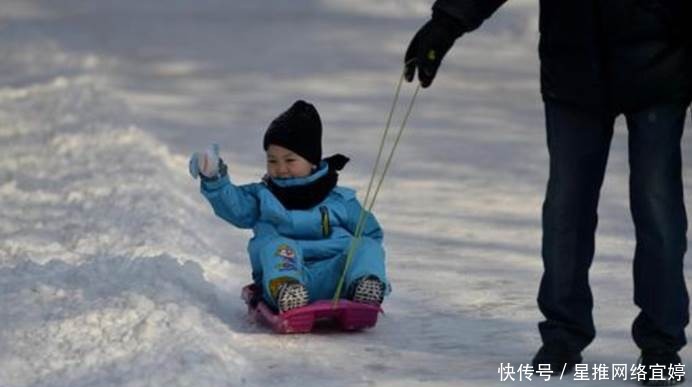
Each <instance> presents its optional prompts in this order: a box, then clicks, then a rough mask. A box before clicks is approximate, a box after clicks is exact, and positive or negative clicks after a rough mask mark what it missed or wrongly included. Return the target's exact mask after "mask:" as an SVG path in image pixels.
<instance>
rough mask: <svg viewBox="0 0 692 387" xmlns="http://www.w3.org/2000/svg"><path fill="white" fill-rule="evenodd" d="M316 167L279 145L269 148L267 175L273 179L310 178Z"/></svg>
mask: <svg viewBox="0 0 692 387" xmlns="http://www.w3.org/2000/svg"><path fill="white" fill-rule="evenodd" d="M314 167H315V166H314V165H313V164H311V163H310V162H309V161H307V160H305V159H304V158H302V157H300V156H299V155H297V154H296V153H294V152H292V151H290V150H288V149H286V148H284V147H282V146H279V145H274V144H272V145H269V147H268V148H267V174H269V176H271V177H273V178H280V179H285V178H289V177H306V176H310V174H311V173H312V171H313V169H314Z"/></svg>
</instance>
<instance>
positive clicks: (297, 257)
mask: <svg viewBox="0 0 692 387" xmlns="http://www.w3.org/2000/svg"><path fill="white" fill-rule="evenodd" d="M321 137H322V123H321V122H320V117H319V114H318V113H317V110H315V107H314V106H313V105H311V104H309V103H306V102H304V101H297V102H295V103H294V104H293V105H292V106H291V107H290V108H289V109H288V110H287V111H285V112H284V113H282V114H281V115H280V116H279V117H277V118H276V119H274V121H272V123H271V124H270V125H269V128H268V129H267V131H266V133H265V134H264V150H265V152H266V156H267V173H266V175H265V176H264V178H263V179H262V181H261V182H259V183H251V184H245V185H235V184H233V183H232V182H231V181H230V179H229V177H228V175H227V168H226V165H225V164H224V162H223V161H222V160H221V159H220V158H219V156H218V147H216V148H212V149H209V150H207V151H206V152H204V153H195V154H193V156H192V158H191V159H190V174H191V175H192V176H193V177H195V178H196V177H197V176H199V177H200V178H201V192H202V194H203V195H204V197H206V198H207V200H209V203H210V204H211V206H212V208H213V209H214V213H215V214H216V215H217V216H219V217H220V218H222V219H224V220H226V221H227V222H229V223H231V224H232V225H234V226H236V227H239V228H251V229H252V230H253V232H254V236H253V238H252V239H251V240H250V242H249V244H248V252H249V253H250V262H251V264H252V278H253V280H254V282H255V284H256V285H257V286H258V287H259V288H260V289H262V295H263V297H264V300H265V301H266V302H267V303H268V304H269V305H271V306H273V307H275V308H277V309H278V310H279V311H280V312H285V311H288V310H290V309H294V308H299V307H303V306H306V305H307V304H308V303H310V302H312V301H315V300H320V299H331V298H332V297H333V296H334V293H335V291H336V287H337V283H338V282H339V279H340V277H341V275H342V272H343V269H344V266H345V263H346V257H347V255H348V252H349V248H350V246H351V240H352V238H353V236H354V234H355V231H356V226H357V223H358V220H359V217H360V214H361V205H360V203H359V202H358V199H357V198H356V194H355V191H354V190H352V189H349V188H345V187H341V186H338V185H337V180H338V177H339V176H338V171H340V170H341V169H342V168H343V167H344V165H345V164H346V163H347V162H348V160H349V159H348V158H347V157H345V156H343V155H340V154H336V155H334V156H331V157H328V158H325V159H322V144H321V141H322V138H321ZM382 236H383V235H382V230H381V229H380V226H379V224H378V222H377V220H376V219H375V217H374V216H373V215H372V214H371V213H367V214H366V220H365V224H364V227H363V232H362V237H361V240H360V241H359V243H357V244H356V246H357V247H356V249H355V251H354V252H353V254H352V260H351V263H350V265H349V267H348V268H347V270H346V273H345V280H344V286H345V287H344V289H345V292H344V294H342V297H344V296H345V297H347V298H349V299H351V300H353V301H355V302H362V303H368V304H374V305H379V304H380V303H381V302H382V300H383V298H384V295H385V293H386V292H387V291H388V289H389V285H388V283H387V278H386V275H385V265H384V259H385V253H384V250H383V248H382Z"/></svg>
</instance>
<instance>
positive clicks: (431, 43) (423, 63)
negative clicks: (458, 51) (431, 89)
mask: <svg viewBox="0 0 692 387" xmlns="http://www.w3.org/2000/svg"><path fill="white" fill-rule="evenodd" d="M466 31H467V30H466V28H465V27H464V26H463V25H462V23H461V21H459V20H458V19H455V18H453V17H452V16H449V15H447V14H446V13H444V12H441V11H437V10H434V11H433V15H432V19H430V21H428V22H427V23H425V24H424V25H423V27H421V28H420V30H418V32H416V35H414V36H413V40H411V43H410V44H409V46H408V49H407V50H406V56H405V57H404V63H405V66H406V70H405V72H404V77H405V78H406V80H407V81H409V82H411V81H412V80H413V76H414V75H415V72H416V67H417V68H418V79H419V80H420V84H421V86H423V87H428V86H430V84H431V83H432V81H433V79H434V78H435V74H437V69H438V68H439V67H440V63H441V62H442V58H444V56H445V54H447V51H449V49H450V48H451V47H452V45H453V44H454V41H455V40H456V39H457V38H459V37H460V36H461V35H463V34H464V32H466Z"/></svg>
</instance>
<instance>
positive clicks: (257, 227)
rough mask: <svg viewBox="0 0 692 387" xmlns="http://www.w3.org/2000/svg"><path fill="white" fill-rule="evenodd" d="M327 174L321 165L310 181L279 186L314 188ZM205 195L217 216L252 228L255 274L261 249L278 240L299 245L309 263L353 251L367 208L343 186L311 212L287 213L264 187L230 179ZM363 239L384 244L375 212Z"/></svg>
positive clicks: (207, 187)
mask: <svg viewBox="0 0 692 387" xmlns="http://www.w3.org/2000/svg"><path fill="white" fill-rule="evenodd" d="M327 171H328V166H327V164H326V163H325V162H322V164H321V166H320V169H319V170H317V171H316V172H314V173H312V174H311V175H310V176H307V177H303V178H290V179H274V182H275V183H276V184H278V185H280V186H284V187H285V186H295V185H303V184H309V183H311V182H313V181H315V180H316V179H318V178H320V177H322V176H324V175H325V174H326V173H327ZM201 191H202V194H203V195H204V196H205V197H206V198H207V200H209V203H210V204H211V206H212V207H213V209H214V213H215V214H216V215H217V216H219V217H220V218H222V219H224V220H226V221H228V222H229V223H231V224H233V225H234V226H236V227H239V228H252V229H253V232H254V237H253V238H252V239H251V240H250V242H249V244H248V251H249V253H250V258H251V260H252V264H253V271H254V270H256V269H257V268H258V264H257V261H258V260H259V257H258V256H259V251H260V249H261V248H262V246H264V244H265V243H267V242H268V241H270V240H272V239H274V238H277V237H285V238H290V239H293V240H295V241H296V243H297V245H298V246H299V247H300V249H301V250H302V254H303V257H304V259H305V261H306V262H309V261H311V260H322V259H327V258H332V257H336V256H339V255H340V254H342V253H344V252H345V251H347V249H348V248H349V245H350V242H351V238H352V237H353V235H354V234H355V230H356V225H357V223H358V218H359V216H360V213H361V208H362V207H361V205H360V203H359V201H358V199H357V198H356V194H355V191H354V190H352V189H350V188H344V187H339V186H336V187H335V188H334V189H332V191H331V192H330V193H329V195H328V196H327V197H326V198H325V199H324V200H323V201H322V202H321V203H319V204H318V205H316V206H314V207H313V208H310V209H308V210H287V209H286V208H284V206H283V205H282V204H281V202H279V200H278V199H277V198H276V197H275V196H274V194H272V192H271V191H270V190H269V189H268V188H267V187H266V186H265V184H264V183H251V184H246V185H240V186H236V185H234V184H233V183H232V182H231V181H230V179H229V178H228V176H223V177H221V178H219V179H218V180H215V181H204V182H202V185H201ZM362 235H363V237H368V238H372V239H375V240H377V241H378V242H380V243H381V242H382V238H383V233H382V229H381V228H380V225H379V223H378V222H377V220H376V219H375V217H374V216H373V215H372V214H370V213H368V214H367V216H366V221H365V225H364V228H363V234H362Z"/></svg>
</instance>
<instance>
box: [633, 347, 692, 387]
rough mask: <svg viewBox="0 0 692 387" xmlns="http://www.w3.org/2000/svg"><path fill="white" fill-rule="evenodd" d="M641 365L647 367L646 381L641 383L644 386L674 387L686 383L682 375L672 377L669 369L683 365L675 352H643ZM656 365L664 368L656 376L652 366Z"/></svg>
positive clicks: (640, 359)
mask: <svg viewBox="0 0 692 387" xmlns="http://www.w3.org/2000/svg"><path fill="white" fill-rule="evenodd" d="M639 364H641V365H643V366H644V367H646V368H645V371H646V379H645V380H643V381H642V382H641V383H642V385H644V386H674V385H676V384H680V383H683V382H684V381H685V376H684V375H682V374H681V375H680V376H679V377H678V376H676V377H673V378H671V377H670V374H669V369H670V368H671V367H673V366H675V365H678V364H682V360H680V356H679V355H678V353H677V352H675V351H642V355H641V357H640V358H639ZM656 365H658V366H663V369H662V371H661V373H659V374H657V375H654V373H653V370H652V369H651V366H656Z"/></svg>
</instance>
